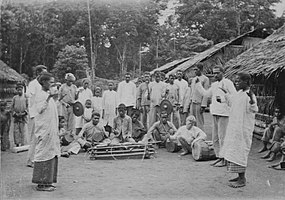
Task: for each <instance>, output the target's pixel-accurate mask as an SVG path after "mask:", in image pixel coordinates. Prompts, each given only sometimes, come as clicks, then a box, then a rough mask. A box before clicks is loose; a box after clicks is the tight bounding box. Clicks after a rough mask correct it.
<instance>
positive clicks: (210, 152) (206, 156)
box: [192, 140, 216, 161]
mask: <svg viewBox="0 0 285 200" xmlns="http://www.w3.org/2000/svg"><path fill="white" fill-rule="evenodd" d="M192 156H193V158H194V160H196V161H206V160H214V159H216V155H215V152H214V148H213V142H212V141H204V140H198V141H197V142H195V143H194V145H193V148H192Z"/></svg>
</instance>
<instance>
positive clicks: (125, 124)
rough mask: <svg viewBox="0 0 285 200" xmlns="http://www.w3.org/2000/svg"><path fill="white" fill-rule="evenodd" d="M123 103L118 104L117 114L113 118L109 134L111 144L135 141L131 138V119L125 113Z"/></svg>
mask: <svg viewBox="0 0 285 200" xmlns="http://www.w3.org/2000/svg"><path fill="white" fill-rule="evenodd" d="M126 110H127V109H126V106H125V104H120V105H119V106H118V112H119V115H118V116H117V117H115V118H114V127H113V128H114V132H113V133H112V134H111V136H110V138H111V139H112V142H111V144H118V143H124V142H131V143H136V141H135V140H134V139H133V138H132V119H131V117H130V116H128V115H126Z"/></svg>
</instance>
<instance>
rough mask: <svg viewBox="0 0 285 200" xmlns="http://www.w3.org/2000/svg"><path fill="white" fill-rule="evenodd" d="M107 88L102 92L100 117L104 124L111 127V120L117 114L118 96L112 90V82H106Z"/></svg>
mask: <svg viewBox="0 0 285 200" xmlns="http://www.w3.org/2000/svg"><path fill="white" fill-rule="evenodd" d="M108 87H109V90H106V91H104V92H103V99H102V118H103V123H104V125H106V124H108V125H109V126H111V127H113V122H114V121H113V120H114V118H115V117H116V115H117V106H118V96H117V92H116V91H114V83H113V82H109V83H108Z"/></svg>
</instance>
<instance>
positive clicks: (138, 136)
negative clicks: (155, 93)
mask: <svg viewBox="0 0 285 200" xmlns="http://www.w3.org/2000/svg"><path fill="white" fill-rule="evenodd" d="M139 116H140V111H139V110H137V109H135V110H133V113H132V128H133V132H132V138H134V140H135V141H136V142H138V141H141V140H142V138H143V137H144V135H145V134H146V129H145V127H144V125H143V124H142V122H140V121H139V120H138V118H139Z"/></svg>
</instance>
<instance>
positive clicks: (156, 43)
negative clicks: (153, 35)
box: [156, 37, 158, 68]
mask: <svg viewBox="0 0 285 200" xmlns="http://www.w3.org/2000/svg"><path fill="white" fill-rule="evenodd" d="M156 68H158V37H157V39H156Z"/></svg>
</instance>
